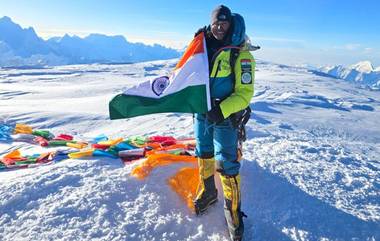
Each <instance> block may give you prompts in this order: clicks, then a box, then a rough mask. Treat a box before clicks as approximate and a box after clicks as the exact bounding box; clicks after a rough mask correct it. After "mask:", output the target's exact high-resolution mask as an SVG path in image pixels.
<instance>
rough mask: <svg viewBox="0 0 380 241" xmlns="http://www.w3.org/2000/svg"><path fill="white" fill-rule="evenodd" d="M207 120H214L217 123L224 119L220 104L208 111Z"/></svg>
mask: <svg viewBox="0 0 380 241" xmlns="http://www.w3.org/2000/svg"><path fill="white" fill-rule="evenodd" d="M206 118H207V120H209V121H211V122H214V123H216V124H218V123H220V122H222V121H223V120H224V116H223V113H222V110H221V109H220V106H219V105H216V106H214V107H213V108H212V109H211V110H210V111H209V112H207V113H206Z"/></svg>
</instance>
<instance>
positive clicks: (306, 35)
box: [0, 0, 380, 67]
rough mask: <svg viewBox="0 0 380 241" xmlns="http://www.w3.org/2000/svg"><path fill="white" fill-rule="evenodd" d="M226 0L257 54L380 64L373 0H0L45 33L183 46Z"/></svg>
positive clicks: (378, 7) (379, 5)
mask: <svg viewBox="0 0 380 241" xmlns="http://www.w3.org/2000/svg"><path fill="white" fill-rule="evenodd" d="M221 3H222V4H225V5H227V6H228V7H230V8H231V10H232V11H233V12H238V13H240V14H242V15H243V16H244V17H245V20H246V25H247V33H248V35H249V36H250V37H251V39H252V40H253V42H254V43H257V44H259V45H261V46H262V48H263V49H262V50H260V51H258V52H256V56H257V57H259V58H262V59H267V60H271V61H275V62H281V63H285V64H286V63H289V64H297V63H299V64H301V63H309V64H314V65H327V64H345V65H349V64H353V63H356V62H358V61H361V60H370V61H372V63H373V64H374V66H375V67H377V66H380V31H379V30H378V29H380V27H379V25H380V1H376V0H362V1H355V0H348V1H342V0H341V1H338V0H276V1H274V0H266V1H255V0H250V1H248V0H247V1H243V0H240V1H239V0H235V1H205V0H192V1H179V0H177V1H172V0H166V1H165V0H162V1H154V0H151V1H144V0H140V1H132V0H124V1H123V0H109V1H106V0H65V1H62V0H0V17H1V16H9V17H11V18H12V20H13V21H15V22H16V23H18V24H20V25H21V26H22V27H29V26H32V27H33V28H34V29H35V30H36V32H37V33H38V34H39V35H40V36H42V37H43V38H48V37H51V36H62V35H63V34H64V33H69V34H76V35H79V36H86V35H87V34H89V33H95V32H96V33H104V34H108V35H124V36H125V37H126V38H127V40H129V41H133V42H136V41H140V42H145V43H160V44H164V45H166V46H171V47H174V48H181V47H183V46H184V45H186V44H187V43H188V42H189V41H190V40H191V38H192V36H193V33H194V31H195V30H196V29H198V28H199V27H201V26H203V25H206V24H208V23H209V19H210V12H211V11H212V9H213V8H214V7H215V6H217V5H218V4H221Z"/></svg>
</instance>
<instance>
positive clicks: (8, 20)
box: [0, 16, 13, 23]
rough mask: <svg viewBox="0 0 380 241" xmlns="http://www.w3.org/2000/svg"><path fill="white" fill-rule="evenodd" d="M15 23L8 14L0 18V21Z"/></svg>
mask: <svg viewBox="0 0 380 241" xmlns="http://www.w3.org/2000/svg"><path fill="white" fill-rule="evenodd" d="M7 22H8V23H13V22H12V19H11V18H10V17H8V16H4V17H2V18H0V23H7Z"/></svg>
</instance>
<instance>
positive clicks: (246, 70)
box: [240, 59, 252, 84]
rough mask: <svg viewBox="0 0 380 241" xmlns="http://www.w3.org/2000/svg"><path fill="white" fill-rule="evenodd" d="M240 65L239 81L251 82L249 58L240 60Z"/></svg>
mask: <svg viewBox="0 0 380 241" xmlns="http://www.w3.org/2000/svg"><path fill="white" fill-rule="evenodd" d="M240 66H241V83H242V84H251V83H252V65H251V60H250V59H242V60H240Z"/></svg>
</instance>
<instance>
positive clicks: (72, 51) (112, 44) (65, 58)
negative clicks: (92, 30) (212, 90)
mask: <svg viewBox="0 0 380 241" xmlns="http://www.w3.org/2000/svg"><path fill="white" fill-rule="evenodd" d="M179 56H180V52H179V51H177V50H174V49H171V48H166V47H164V46H161V45H158V44H155V45H153V46H149V45H145V44H142V43H131V42H128V41H127V40H126V39H125V38H124V37H123V36H121V35H118V36H107V35H103V34H90V35H88V36H87V37H85V38H80V37H78V36H69V35H67V34H66V35H65V36H63V37H53V38H50V39H48V40H47V41H45V40H43V39H42V38H40V37H39V36H38V35H37V34H36V32H35V31H34V29H33V28H32V27H29V28H26V29H24V28H22V27H21V26H20V25H18V24H16V23H14V22H13V21H12V20H11V19H10V18H9V17H6V16H5V17H3V18H0V67H17V66H46V65H62V64H89V63H128V62H141V61H150V60H159V59H160V60H161V59H171V58H176V57H179Z"/></svg>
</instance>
